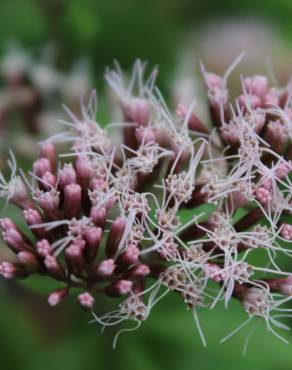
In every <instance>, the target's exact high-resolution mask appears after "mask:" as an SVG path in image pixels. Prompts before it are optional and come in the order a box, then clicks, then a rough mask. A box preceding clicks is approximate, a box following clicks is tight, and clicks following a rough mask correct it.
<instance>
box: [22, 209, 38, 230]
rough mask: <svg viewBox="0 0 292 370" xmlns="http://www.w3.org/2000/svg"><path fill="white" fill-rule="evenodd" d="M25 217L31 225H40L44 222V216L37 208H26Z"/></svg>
mask: <svg viewBox="0 0 292 370" xmlns="http://www.w3.org/2000/svg"><path fill="white" fill-rule="evenodd" d="M22 213H23V217H24V219H25V222H26V223H27V224H28V225H29V226H31V225H38V224H40V223H42V216H41V215H40V213H39V211H37V210H36V209H32V208H29V209H25V210H24V211H23V212H22Z"/></svg>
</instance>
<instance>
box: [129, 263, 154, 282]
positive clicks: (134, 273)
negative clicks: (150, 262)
mask: <svg viewBox="0 0 292 370" xmlns="http://www.w3.org/2000/svg"><path fill="white" fill-rule="evenodd" d="M149 274H150V268H149V266H147V265H145V264H142V263H141V264H139V265H136V266H134V267H132V268H130V270H129V271H127V277H128V278H130V279H144V278H145V277H146V276H148V275H149Z"/></svg>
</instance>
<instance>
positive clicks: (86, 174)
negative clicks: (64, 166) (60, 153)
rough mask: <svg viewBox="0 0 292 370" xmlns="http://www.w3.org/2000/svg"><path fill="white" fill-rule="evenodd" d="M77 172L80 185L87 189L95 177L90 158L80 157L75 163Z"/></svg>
mask: <svg viewBox="0 0 292 370" xmlns="http://www.w3.org/2000/svg"><path fill="white" fill-rule="evenodd" d="M75 170H76V175H77V180H78V183H79V184H80V185H81V187H82V188H84V189H85V188H87V187H88V184H89V181H90V179H91V177H92V176H93V168H92V166H91V163H90V160H89V158H87V157H85V156H82V155H78V157H77V158H76V161H75Z"/></svg>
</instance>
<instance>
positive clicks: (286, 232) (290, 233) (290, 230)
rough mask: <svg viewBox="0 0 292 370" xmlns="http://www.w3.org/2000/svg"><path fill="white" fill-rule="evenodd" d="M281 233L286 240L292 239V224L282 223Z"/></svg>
mask: <svg viewBox="0 0 292 370" xmlns="http://www.w3.org/2000/svg"><path fill="white" fill-rule="evenodd" d="M280 233H281V235H282V236H283V238H284V239H286V240H292V225H290V224H282V227H281V232H280Z"/></svg>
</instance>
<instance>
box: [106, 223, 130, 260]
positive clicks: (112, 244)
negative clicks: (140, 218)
mask: <svg viewBox="0 0 292 370" xmlns="http://www.w3.org/2000/svg"><path fill="white" fill-rule="evenodd" d="M125 227H126V220H125V219H124V218H122V217H118V218H116V220H115V221H114V223H113V224H112V226H111V229H110V233H109V235H108V238H107V243H106V254H107V256H108V257H111V256H113V255H114V254H115V253H116V251H117V248H118V245H119V243H120V241H121V239H122V236H123V233H124V230H125Z"/></svg>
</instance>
